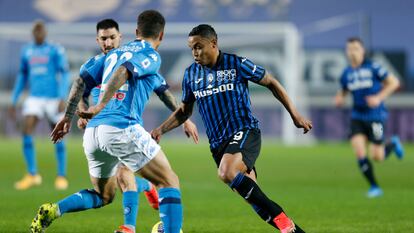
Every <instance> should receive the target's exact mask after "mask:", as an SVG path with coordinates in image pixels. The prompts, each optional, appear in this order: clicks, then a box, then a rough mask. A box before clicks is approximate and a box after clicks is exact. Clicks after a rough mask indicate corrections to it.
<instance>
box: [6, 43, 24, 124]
mask: <svg viewBox="0 0 414 233" xmlns="http://www.w3.org/2000/svg"><path fill="white" fill-rule="evenodd" d="M28 69H29V65H28V62H27V59H26V57H25V56H24V50H23V51H22V54H21V56H20V67H19V73H18V75H17V78H16V82H15V84H14V88H13V92H12V104H11V106H10V108H9V115H10V116H11V118H13V119H16V105H17V102H18V100H19V97H20V95H21V93H22V92H23V89H24V87H25V86H26V83H27V80H28Z"/></svg>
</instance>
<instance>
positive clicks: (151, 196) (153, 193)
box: [144, 183, 159, 210]
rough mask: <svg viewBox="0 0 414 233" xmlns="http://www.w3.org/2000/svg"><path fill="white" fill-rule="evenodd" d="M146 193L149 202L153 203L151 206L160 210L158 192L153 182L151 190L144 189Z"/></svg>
mask: <svg viewBox="0 0 414 233" xmlns="http://www.w3.org/2000/svg"><path fill="white" fill-rule="evenodd" d="M144 194H145V197H146V198H147V200H148V203H149V204H150V205H151V207H152V208H154V209H156V210H158V207H159V202H158V192H157V189H156V188H155V186H154V185H153V184H152V183H151V189H150V191H144Z"/></svg>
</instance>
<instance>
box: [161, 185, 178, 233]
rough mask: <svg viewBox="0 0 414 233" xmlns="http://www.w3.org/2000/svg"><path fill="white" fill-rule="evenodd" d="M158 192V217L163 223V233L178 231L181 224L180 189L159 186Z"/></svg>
mask: <svg viewBox="0 0 414 233" xmlns="http://www.w3.org/2000/svg"><path fill="white" fill-rule="evenodd" d="M158 194H159V198H160V218H161V221H162V222H163V224H164V231H165V233H179V232H180V229H181V227H182V225H183V208H182V205H181V193H180V190H179V189H176V188H161V189H159V190H158Z"/></svg>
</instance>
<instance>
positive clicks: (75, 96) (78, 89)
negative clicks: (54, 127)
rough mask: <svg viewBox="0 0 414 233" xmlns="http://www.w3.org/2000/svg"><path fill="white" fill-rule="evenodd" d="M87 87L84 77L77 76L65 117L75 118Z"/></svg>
mask: <svg viewBox="0 0 414 233" xmlns="http://www.w3.org/2000/svg"><path fill="white" fill-rule="evenodd" d="M85 87H86V85H85V82H84V81H83V79H82V78H77V79H76V80H75V82H74V83H73V85H72V88H71V90H70V93H69V98H68V102H67V107H66V112H65V117H67V118H69V119H72V118H73V115H74V114H75V111H76V107H77V106H78V103H79V100H80V99H81V98H82V95H83V92H84V91H85Z"/></svg>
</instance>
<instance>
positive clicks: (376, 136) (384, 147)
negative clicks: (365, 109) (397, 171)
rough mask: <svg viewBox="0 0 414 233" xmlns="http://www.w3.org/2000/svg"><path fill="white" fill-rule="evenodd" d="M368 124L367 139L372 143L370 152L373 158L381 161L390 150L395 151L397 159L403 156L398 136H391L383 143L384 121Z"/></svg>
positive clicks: (386, 156) (388, 154)
mask: <svg viewBox="0 0 414 233" xmlns="http://www.w3.org/2000/svg"><path fill="white" fill-rule="evenodd" d="M370 126H371V128H370V131H369V135H368V139H369V141H371V142H372V143H373V144H372V145H371V147H370V152H371V154H372V157H373V159H374V160H376V161H383V160H384V159H387V158H388V157H389V156H390V155H391V153H392V152H395V155H396V156H397V158H398V159H402V158H403V157H404V148H403V147H402V144H401V142H400V139H399V137H398V136H393V137H391V138H390V139H389V140H387V141H386V142H385V143H384V141H385V140H384V132H385V123H383V122H371V125H370Z"/></svg>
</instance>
